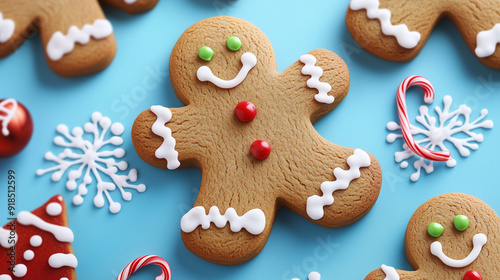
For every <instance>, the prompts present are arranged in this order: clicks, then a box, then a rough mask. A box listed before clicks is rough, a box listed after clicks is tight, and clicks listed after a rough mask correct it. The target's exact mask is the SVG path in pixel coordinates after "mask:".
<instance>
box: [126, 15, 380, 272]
mask: <svg viewBox="0 0 500 280" xmlns="http://www.w3.org/2000/svg"><path fill="white" fill-rule="evenodd" d="M232 36H235V37H237V38H238V39H239V40H240V41H241V47H240V48H238V49H237V50H230V49H229V47H228V46H227V44H226V40H227V39H228V38H230V37H232ZM202 47H210V48H211V50H212V51H213V57H212V58H211V60H210V61H209V62H208V61H205V60H203V59H201V58H200V57H199V56H198V51H199V50H200V48H202ZM205 49H206V48H205ZM306 66H307V67H306ZM276 68H277V66H276V60H275V56H274V51H273V48H272V46H271V44H270V42H269V41H268V39H267V37H266V36H265V35H264V34H263V33H262V31H260V30H259V29H258V28H257V27H255V26H254V25H252V24H251V23H249V22H247V21H244V20H241V19H238V18H234V17H214V18H210V19H206V20H203V21H201V22H198V23H196V24H194V25H193V26H191V27H190V28H188V29H187V30H186V31H185V32H184V33H183V35H182V36H181V37H180V39H179V40H178V42H177V44H176V45H175V47H174V49H173V51H172V55H171V57H170V76H171V82H172V85H173V87H174V90H175V92H176V94H177V96H178V98H179V99H180V100H181V101H182V102H183V103H184V104H185V105H186V106H185V107H182V108H172V109H168V108H165V107H163V106H152V107H151V109H149V110H146V111H144V112H143V113H142V114H140V115H139V117H138V118H137V119H136V121H135V123H134V126H133V129H132V139H133V142H134V146H135V148H136V150H137V153H138V154H139V156H140V157H141V158H142V159H143V160H145V161H146V162H148V163H149V164H151V165H154V166H157V167H160V168H169V169H175V168H177V167H179V166H180V167H181V168H182V167H189V166H194V167H197V168H200V169H201V170H202V182H201V187H200V192H199V195H198V198H197V200H196V202H195V205H194V206H195V207H194V208H193V209H191V210H190V211H189V212H188V213H187V214H186V215H185V216H184V217H183V218H182V221H181V228H182V238H183V240H184V243H185V245H186V247H187V248H188V249H189V250H190V251H192V252H193V253H195V254H196V255H198V256H200V257H201V258H203V259H205V260H208V261H211V262H214V263H219V264H225V265H234V264H239V263H242V262H245V261H248V260H249V259H251V258H253V257H254V256H256V255H257V254H258V253H259V252H260V251H261V250H262V248H263V247H264V245H265V243H266V241H267V239H268V237H269V234H270V232H271V228H272V225H273V221H274V218H275V216H276V211H277V210H278V209H279V208H280V207H287V208H289V209H291V210H292V211H294V212H296V213H297V214H299V215H301V216H303V217H305V218H306V219H308V220H310V221H313V222H315V223H317V224H320V225H322V226H325V227H331V228H335V227H341V226H345V225H348V224H351V223H353V222H355V221H357V220H358V219H360V218H361V217H362V216H363V215H365V214H366V213H367V212H368V211H369V210H370V209H371V207H372V206H373V204H374V203H375V201H376V199H377V197H378V194H379V191H380V187H381V180H382V174H381V170H380V165H379V164H378V162H377V160H376V159H375V158H374V157H373V156H372V155H370V154H368V153H366V152H364V151H362V150H359V149H356V150H354V149H350V148H345V147H341V146H338V145H335V144H333V143H330V142H328V141H326V140H325V139H323V138H322V137H321V136H320V135H319V134H318V133H317V132H316V131H315V129H314V127H313V125H312V123H313V122H315V121H316V120H318V119H319V118H320V117H322V116H324V115H325V114H327V113H328V112H330V111H331V110H333V109H334V108H335V107H336V106H337V105H338V104H339V103H340V102H341V101H342V99H343V98H344V97H345V96H346V94H347V92H348V89H349V73H348V69H347V66H346V65H345V63H344V62H343V61H342V60H341V59H340V58H339V57H338V56H337V55H336V54H334V53H332V52H330V51H327V50H314V51H312V52H310V53H309V54H308V55H305V56H302V57H301V61H297V62H295V63H294V64H293V65H292V66H290V67H288V68H287V69H286V70H285V71H283V72H281V73H277V72H276ZM302 72H304V73H310V74H302ZM308 84H309V86H311V87H309V86H308ZM243 101H247V102H250V103H252V104H253V105H254V106H255V108H256V115H255V117H254V118H253V119H252V120H251V121H249V122H243V121H240V119H239V117H238V116H237V115H236V114H235V108H236V107H237V105H238V104H239V103H240V102H243ZM257 140H263V141H265V142H266V143H267V144H269V145H270V148H271V150H270V153H269V154H268V156H267V157H264V158H265V159H257V158H259V155H260V154H259V153H260V152H262V151H264V154H265V152H269V150H268V149H266V147H261V148H262V149H260V150H259V149H257V154H255V153H253V152H255V151H253V152H252V149H253V148H251V147H252V144H255V142H256V141H257ZM257 146H258V145H257ZM348 158H349V159H348ZM335 168H338V169H337V170H336V171H335V175H334V169H335ZM358 177H359V178H358ZM322 189H323V191H322ZM332 193H333V195H332ZM333 200H334V201H333Z"/></svg>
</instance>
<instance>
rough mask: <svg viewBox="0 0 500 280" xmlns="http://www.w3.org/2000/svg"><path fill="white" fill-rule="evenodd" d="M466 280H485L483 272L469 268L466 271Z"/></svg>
mask: <svg viewBox="0 0 500 280" xmlns="http://www.w3.org/2000/svg"><path fill="white" fill-rule="evenodd" d="M464 280H483V277H481V274H479V272H477V271H475V270H469V271H467V272H466V273H465V276H464Z"/></svg>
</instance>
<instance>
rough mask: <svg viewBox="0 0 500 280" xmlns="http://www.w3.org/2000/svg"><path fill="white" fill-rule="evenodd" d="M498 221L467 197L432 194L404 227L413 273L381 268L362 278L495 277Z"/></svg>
mask: <svg viewBox="0 0 500 280" xmlns="http://www.w3.org/2000/svg"><path fill="white" fill-rule="evenodd" d="M499 232H500V219H499V218H498V216H497V214H495V211H493V209H491V208H490V207H489V206H488V205H487V204H486V203H484V202H483V201H481V200H479V199H477V198H475V197H472V196H470V195H466V194H461V193H449V194H443V195H440V196H436V197H434V198H432V199H430V200H429V201H427V202H426V203H424V204H423V205H422V206H420V207H419V208H418V209H417V211H415V213H414V214H413V216H412V217H411V219H410V223H409V224H408V228H407V229H406V236H405V247H406V256H407V258H408V261H409V262H410V264H411V266H412V267H413V268H415V269H416V271H402V270H399V269H398V270H396V269H394V268H392V267H390V266H386V265H382V268H381V269H378V270H375V271H373V272H372V273H370V274H369V275H368V276H367V277H366V278H365V280H375V279H385V280H398V279H401V280H404V279H411V280H424V279H447V280H481V279H485V280H487V279H499V278H500V267H499V266H498V263H499V261H500V255H499V252H500V235H499Z"/></svg>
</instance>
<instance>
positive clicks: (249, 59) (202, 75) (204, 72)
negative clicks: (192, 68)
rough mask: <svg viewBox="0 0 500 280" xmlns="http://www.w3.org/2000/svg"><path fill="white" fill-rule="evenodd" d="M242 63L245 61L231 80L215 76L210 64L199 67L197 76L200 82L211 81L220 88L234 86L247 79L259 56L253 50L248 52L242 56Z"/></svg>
mask: <svg viewBox="0 0 500 280" xmlns="http://www.w3.org/2000/svg"><path fill="white" fill-rule="evenodd" d="M241 63H243V67H241V69H240V72H238V75H236V77H235V78H234V79H232V80H229V81H226V80H222V79H221V78H219V77H217V76H215V75H214V74H213V73H212V70H210V67H208V66H201V67H200V68H198V71H197V72H196V76H197V77H198V80H200V82H206V81H209V82H212V83H213V84H214V85H216V86H218V87H220V88H234V87H236V86H238V85H239V84H241V83H242V82H243V81H244V80H245V78H246V77H247V75H248V72H250V70H252V68H253V67H254V66H255V65H256V64H257V57H256V56H255V55H254V54H253V53H251V52H246V53H244V54H243V55H242V56H241Z"/></svg>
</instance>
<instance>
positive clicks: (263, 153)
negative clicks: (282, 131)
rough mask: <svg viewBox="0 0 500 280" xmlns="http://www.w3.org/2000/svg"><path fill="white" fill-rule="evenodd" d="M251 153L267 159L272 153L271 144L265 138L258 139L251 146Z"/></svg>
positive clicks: (257, 157)
mask: <svg viewBox="0 0 500 280" xmlns="http://www.w3.org/2000/svg"><path fill="white" fill-rule="evenodd" d="M250 153H252V155H253V157H254V158H256V159H258V160H264V159H266V158H267V157H268V156H269V154H270V153H271V145H269V143H267V142H266V141H264V140H257V141H255V142H253V143H252V146H250Z"/></svg>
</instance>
